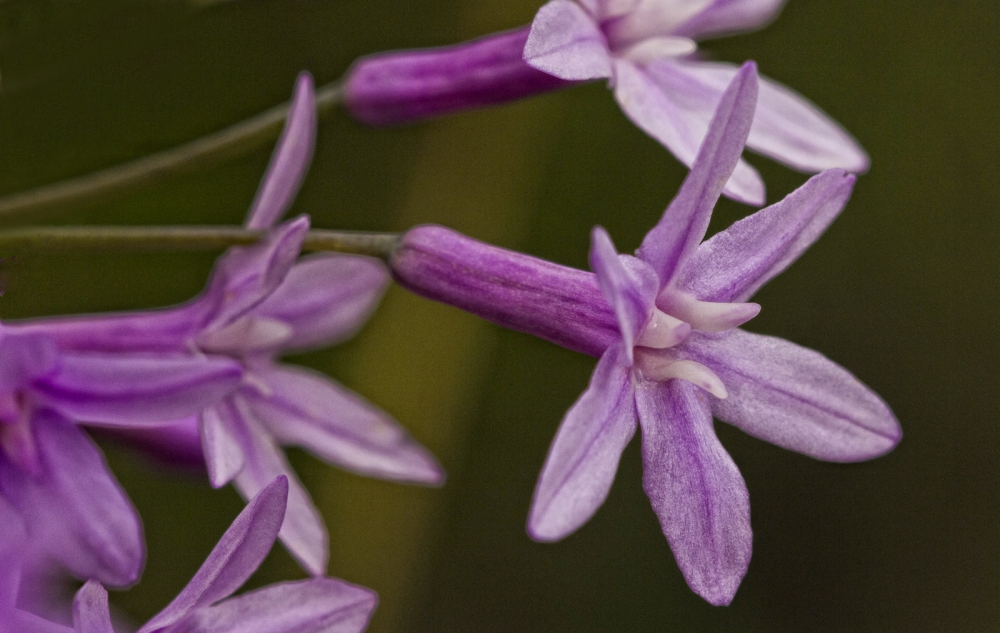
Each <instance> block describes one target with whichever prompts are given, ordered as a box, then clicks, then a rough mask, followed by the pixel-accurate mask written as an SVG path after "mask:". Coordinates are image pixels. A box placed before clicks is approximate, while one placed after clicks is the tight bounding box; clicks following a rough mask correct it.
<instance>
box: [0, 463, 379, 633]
mask: <svg viewBox="0 0 1000 633" xmlns="http://www.w3.org/2000/svg"><path fill="white" fill-rule="evenodd" d="M287 498H288V481H287V479H285V478H284V477H278V478H276V479H275V480H274V481H273V482H271V483H270V484H269V485H267V486H265V487H264V488H262V489H261V491H260V492H259V493H257V495H256V496H255V497H254V498H253V499H252V500H251V501H250V502H249V503H248V504H247V507H246V508H245V509H244V510H243V511H242V512H241V513H240V515H239V516H238V517H236V520H235V521H233V524H232V525H231V526H230V527H229V529H228V530H226V533H225V534H223V535H222V538H221V539H220V540H219V542H218V544H217V545H216V546H215V548H214V549H213V550H212V552H211V553H210V554H209V555H208V558H207V559H206V560H205V562H204V564H202V566H201V568H200V569H199V570H198V572H197V573H196V574H195V575H194V577H193V578H192V579H191V581H190V582H189V583H188V584H187V586H186V587H184V589H182V590H181V592H180V593H179V594H178V595H177V597H176V598H174V600H173V601H172V602H171V603H170V604H169V605H168V606H167V607H166V608H165V609H164V610H163V611H160V613H158V614H157V615H155V616H154V617H153V618H152V619H151V620H150V621H149V622H147V623H146V624H145V625H144V626H143V627H142V628H141V629H139V633H181V632H182V631H183V632H185V633H196V632H197V633H229V632H234V631H240V632H241V633H359V632H360V631H364V630H365V628H366V627H367V625H368V620H369V618H370V617H371V614H372V612H373V611H374V610H375V605H376V604H377V602H378V597H377V596H376V595H375V593H374V592H373V591H370V590H368V589H365V588H363V587H358V586H355V585H351V584H349V583H346V582H344V581H342V580H336V579H333V578H312V579H309V580H304V581H299V582H285V583H279V584H275V585H269V586H267V587H264V588H262V589H257V590H255V591H251V592H248V593H244V594H241V595H239V596H237V597H235V598H233V597H231V596H232V594H233V592H235V591H236V590H237V589H239V588H240V586H242V585H243V583H245V582H246V581H247V579H248V578H249V577H250V576H251V574H253V572H255V571H256V570H257V568H258V567H259V566H260V564H261V563H262V562H263V561H264V558H265V557H266V556H267V553H268V551H269V550H270V549H271V546H272V545H273V544H274V541H275V539H276V538H277V536H278V530H279V529H280V528H281V524H282V521H283V517H284V514H285V506H286V500H287ZM14 521H16V516H14V517H11V516H10V514H9V511H8V510H7V509H6V508H4V507H3V505H2V501H0V525H10V526H11V536H10V538H8V539H6V540H5V541H3V542H0V562H2V563H4V564H3V565H2V566H0V631H8V630H10V631H17V633H114V628H113V627H112V625H111V615H110V612H109V610H108V593H107V591H106V590H105V589H104V587H103V586H101V583H100V582H99V581H97V580H90V581H89V582H87V583H86V584H85V585H84V586H83V587H82V588H81V589H80V590H79V591H78V592H77V594H76V599H75V600H74V603H73V627H72V628H70V627H67V626H63V625H60V624H56V623H53V622H49V621H47V620H44V619H43V618H40V617H38V616H36V615H34V614H31V613H29V612H26V611H23V610H21V609H19V608H18V607H17V605H16V603H15V601H14V597H15V596H16V592H17V584H18V577H17V573H18V569H19V563H20V558H21V557H20V555H19V553H18V551H17V549H16V545H18V544H20V545H23V543H24V542H25V538H24V533H23V528H21V527H20V526H18V525H17V524H16V523H15V522H14Z"/></svg>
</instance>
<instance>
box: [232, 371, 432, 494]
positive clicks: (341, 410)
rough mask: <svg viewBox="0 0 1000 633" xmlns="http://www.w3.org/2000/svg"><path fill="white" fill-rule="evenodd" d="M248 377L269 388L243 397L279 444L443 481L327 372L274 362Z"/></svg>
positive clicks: (364, 469)
mask: <svg viewBox="0 0 1000 633" xmlns="http://www.w3.org/2000/svg"><path fill="white" fill-rule="evenodd" d="M254 377H255V378H257V379H259V380H260V381H261V382H262V383H263V384H264V385H266V386H267V388H268V389H269V390H270V392H271V393H270V394H268V395H266V396H261V395H251V394H249V393H246V394H245V395H244V396H243V397H245V398H246V402H247V403H248V404H249V406H250V407H251V408H252V410H253V413H254V416H255V417H256V418H257V419H258V420H259V421H260V422H261V423H262V424H263V425H264V426H265V427H266V428H267V429H268V430H269V431H270V432H271V433H272V434H273V436H274V438H275V439H276V440H277V441H279V442H280V443H282V444H292V445H296V446H302V447H303V448H306V449H307V450H309V451H310V452H312V453H314V454H316V455H318V456H319V457H321V458H323V459H325V460H327V461H329V462H331V463H334V464H336V465H338V466H341V467H342V468H345V469H347V470H350V471H353V472H356V473H359V474H362V475H368V476H370V477H379V478H382V479H392V480H396V481H406V482H414V483H421V484H428V485H441V484H442V483H444V478H445V475H444V470H443V469H442V468H441V466H440V464H438V463H437V460H435V459H434V456H433V455H431V453H430V452H429V451H428V450H427V449H425V448H424V447H422V446H420V445H419V444H418V443H417V442H416V441H414V440H413V438H412V437H410V435H409V434H408V433H407V432H406V431H405V430H404V429H403V428H402V427H401V426H400V425H399V423H397V422H396V421H395V420H393V419H392V418H391V417H390V416H389V414H387V413H386V412H384V411H382V410H381V409H378V408H377V407H375V406H373V405H372V404H370V403H369V402H367V401H366V400H364V399H363V398H362V397H361V396H359V395H358V394H356V393H354V392H352V391H350V390H348V389H345V388H344V387H342V386H341V385H339V384H337V383H336V382H334V381H333V380H331V379H330V378H328V377H327V376H325V375H323V374H320V373H317V372H313V371H309V370H307V369H303V368H298V367H292V366H281V365H279V366H269V367H261V368H259V369H256V370H255V372H254Z"/></svg>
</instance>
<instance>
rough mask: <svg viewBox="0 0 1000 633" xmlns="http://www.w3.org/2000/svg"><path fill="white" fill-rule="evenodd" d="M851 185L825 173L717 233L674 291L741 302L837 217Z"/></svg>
mask: <svg viewBox="0 0 1000 633" xmlns="http://www.w3.org/2000/svg"><path fill="white" fill-rule="evenodd" d="M854 180H855V177H854V176H853V175H852V174H848V173H846V172H844V171H843V170H840V169H831V170H828V171H825V172H823V173H821V174H819V175H817V176H813V177H812V178H810V179H809V181H808V182H806V183H805V184H804V185H802V186H801V187H799V188H798V189H796V190H795V191H793V192H792V193H791V194H789V195H788V196H787V197H786V198H785V199H784V200H782V201H781V202H779V203H777V204H773V205H771V206H769V207H767V208H766V209H761V210H760V211H758V212H757V213H754V214H753V215H751V216H749V217H746V218H744V219H742V220H740V221H738V222H735V223H734V224H732V225H731V226H730V227H729V228H727V229H725V230H724V231H720V232H719V233H716V234H715V235H713V236H712V237H711V239H708V240H706V241H705V242H703V243H702V244H701V246H699V247H698V250H697V251H696V252H695V254H694V256H692V257H691V259H690V261H688V264H687V266H685V268H684V271H683V272H682V273H681V276H680V278H679V279H678V282H677V287H678V288H679V289H681V290H683V291H686V292H688V293H690V294H692V295H694V296H696V297H698V298H699V299H701V300H703V301H712V302H720V301H721V302H742V301H746V300H747V299H749V298H750V297H752V296H753V295H754V293H756V292H757V290H759V289H760V287H761V286H763V285H764V284H765V283H767V282H768V281H769V280H770V279H772V278H773V277H775V276H776V275H778V274H779V273H781V272H782V271H783V270H785V269H786V268H788V266H789V265H791V263H792V262H794V261H795V260H796V259H798V258H799V256H800V255H801V254H802V253H803V252H805V250H806V249H807V248H809V247H810V246H811V245H812V243H813V242H815V241H816V240H817V239H818V238H819V236H820V235H822V233H823V231H825V230H826V228H827V227H828V226H829V225H830V223H831V222H833V220H834V219H835V218H836V217H837V216H838V215H840V212H841V211H842V210H843V208H844V205H846V204H847V200H848V199H849V198H850V197H851V191H852V190H853V189H854Z"/></svg>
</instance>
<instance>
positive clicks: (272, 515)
mask: <svg viewBox="0 0 1000 633" xmlns="http://www.w3.org/2000/svg"><path fill="white" fill-rule="evenodd" d="M287 499H288V481H287V480H286V479H285V478H283V477H276V478H275V479H274V480H272V481H271V482H270V483H269V484H268V485H266V486H262V487H261V489H260V491H259V492H258V493H257V494H256V496H254V497H253V499H251V500H250V502H249V503H248V504H247V506H246V508H244V509H243V511H242V512H240V514H239V516H237V517H236V520H235V521H233V524H232V525H230V526H229V529H228V530H226V532H225V534H223V535H222V538H221V539H219V542H218V544H216V546H215V547H214V548H213V549H212V552H211V553H210V554H209V555H208V558H206V559H205V562H204V563H203V564H202V566H201V568H200V569H198V572H197V573H196V574H195V575H194V577H193V578H192V579H191V582H189V583H188V584H187V586H185V587H184V589H182V590H181V592H180V593H179V594H177V597H176V598H174V599H173V601H171V603H170V604H169V605H167V608H165V609H164V610H163V611H160V612H159V613H158V614H156V615H155V616H154V617H153V619H152V620H150V621H149V622H147V623H146V625H145V626H143V627H142V628H141V629H140V630H139V633H152V632H153V631H159V630H161V629H164V628H166V627H169V626H170V625H172V624H174V623H176V622H179V621H180V620H181V619H182V618H184V617H185V616H186V615H187V614H188V613H190V612H191V611H192V610H193V609H196V608H198V607H202V606H208V605H211V604H214V603H216V602H218V601H219V600H222V599H223V598H227V597H229V596H230V595H232V593H233V592H234V591H236V590H237V589H239V588H240V587H241V586H242V585H243V583H245V582H246V581H247V578H249V577H250V576H251V575H252V574H253V573H254V572H255V571H257V568H258V567H259V566H260V564H261V563H262V562H263V561H264V558H265V557H266V556H267V553H268V552H269V551H271V546H272V545H274V540H275V539H276V538H277V536H278V530H279V529H280V527H281V522H282V519H283V518H284V515H285V503H286V500H287Z"/></svg>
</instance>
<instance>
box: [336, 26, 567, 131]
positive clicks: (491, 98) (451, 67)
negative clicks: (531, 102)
mask: <svg viewBox="0 0 1000 633" xmlns="http://www.w3.org/2000/svg"><path fill="white" fill-rule="evenodd" d="M529 31H530V28H529V27H524V28H520V29H517V30H514V31H505V32H503V33H496V34H494V35H488V36H486V37H483V38H480V39H477V40H473V41H471V42H466V43H464V44H459V45H457V46H449V47H446V48H436V49H427V50H416V51H392V52H388V53H380V54H377V55H371V56H368V57H364V58H362V59H360V60H358V61H357V62H355V63H354V65H353V66H352V67H351V69H350V70H349V71H348V73H347V80H346V83H345V86H344V95H345V96H344V98H345V105H346V107H347V109H348V111H349V112H350V113H351V114H352V115H353V116H354V117H356V118H357V119H359V120H360V121H363V122H364V123H367V124H369V125H393V124H399V123H407V122H410V121H417V120H421V119H426V118H428V117H434V116H439V115H443V114H448V113H450V112H456V111H460V110H468V109H471V108H478V107H482V106H486V105H491V104H497V103H503V102H506V101H514V100H516V99H521V98H524V97H528V96H531V95H535V94H538V93H542V92H548V91H551V90H558V89H559V88H563V87H566V86H571V85H574V84H576V83H579V82H575V81H566V80H565V79H560V78H558V77H556V76H554V75H550V74H549V73H546V72H544V71H541V70H537V69H535V68H532V67H531V66H529V65H528V64H527V63H525V61H524V58H523V52H524V44H525V42H526V41H527V39H528V32H529Z"/></svg>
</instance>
